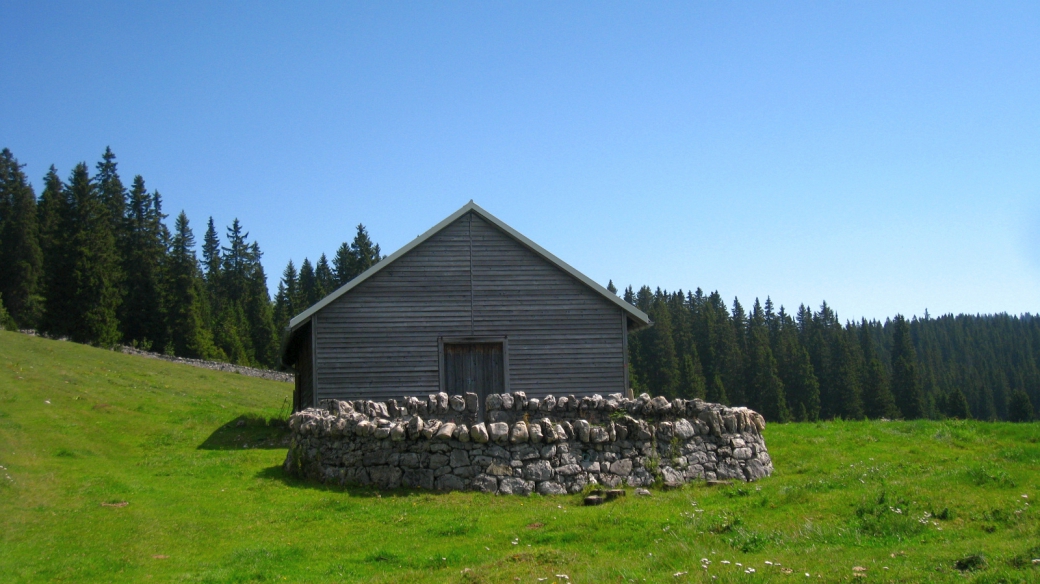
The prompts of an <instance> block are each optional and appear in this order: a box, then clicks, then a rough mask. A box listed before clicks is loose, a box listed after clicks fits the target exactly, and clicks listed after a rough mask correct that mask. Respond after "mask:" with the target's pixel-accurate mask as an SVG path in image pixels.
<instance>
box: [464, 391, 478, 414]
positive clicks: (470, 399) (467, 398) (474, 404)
mask: <svg viewBox="0 0 1040 584" xmlns="http://www.w3.org/2000/svg"><path fill="white" fill-rule="evenodd" d="M462 399H463V401H464V402H465V404H466V411H467V412H469V413H471V414H475V413H477V410H478V409H480V397H479V396H477V394H475V393H473V392H471V391H467V392H466V393H464V394H463V395H462Z"/></svg>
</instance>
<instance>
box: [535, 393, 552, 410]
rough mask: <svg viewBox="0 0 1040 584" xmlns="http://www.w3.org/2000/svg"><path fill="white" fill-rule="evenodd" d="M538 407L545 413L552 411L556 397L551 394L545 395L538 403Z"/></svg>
mask: <svg viewBox="0 0 1040 584" xmlns="http://www.w3.org/2000/svg"><path fill="white" fill-rule="evenodd" d="M538 409H539V410H540V411H542V412H546V413H548V412H551V411H553V410H554V409H556V398H555V397H553V396H551V395H547V396H545V397H544V398H542V401H541V403H540V404H538Z"/></svg>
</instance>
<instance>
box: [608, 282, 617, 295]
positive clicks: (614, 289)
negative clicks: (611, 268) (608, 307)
mask: <svg viewBox="0 0 1040 584" xmlns="http://www.w3.org/2000/svg"><path fill="white" fill-rule="evenodd" d="M607 290H609V291H610V293H611V294H617V286H615V285H614V280H610V281H609V282H607Z"/></svg>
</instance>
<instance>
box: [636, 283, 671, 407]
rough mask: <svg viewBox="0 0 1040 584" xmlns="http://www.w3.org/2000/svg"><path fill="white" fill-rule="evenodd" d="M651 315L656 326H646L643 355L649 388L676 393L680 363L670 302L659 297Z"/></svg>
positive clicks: (643, 370) (653, 390)
mask: <svg viewBox="0 0 1040 584" xmlns="http://www.w3.org/2000/svg"><path fill="white" fill-rule="evenodd" d="M650 315H651V319H652V320H653V321H654V326H652V327H650V328H649V329H645V332H646V333H647V334H646V338H645V339H644V340H645V342H644V343H643V344H642V348H643V350H644V353H643V355H642V358H641V359H640V365H641V369H642V377H643V379H645V381H646V391H649V392H650V393H651V394H652V395H663V396H666V397H676V385H677V381H678V363H677V362H676V356H675V343H674V340H673V338H672V320H671V315H670V314H669V311H668V306H667V305H666V304H665V302H664V301H663V300H661V299H660V298H659V297H658V298H657V299H655V300H654V302H653V304H652V305H651V308H650ZM641 332H643V331H641Z"/></svg>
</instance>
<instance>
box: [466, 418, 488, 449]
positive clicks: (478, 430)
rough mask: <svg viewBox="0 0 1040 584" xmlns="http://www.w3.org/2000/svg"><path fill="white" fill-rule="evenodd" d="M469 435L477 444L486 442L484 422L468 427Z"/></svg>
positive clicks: (486, 433)
mask: <svg viewBox="0 0 1040 584" xmlns="http://www.w3.org/2000/svg"><path fill="white" fill-rule="evenodd" d="M469 437H470V438H472V439H473V441H474V442H476V443H477V444H487V441H488V431H487V427H486V426H484V423H483V422H481V423H478V424H473V425H472V426H470V428H469Z"/></svg>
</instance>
